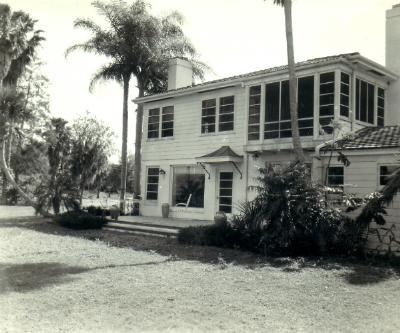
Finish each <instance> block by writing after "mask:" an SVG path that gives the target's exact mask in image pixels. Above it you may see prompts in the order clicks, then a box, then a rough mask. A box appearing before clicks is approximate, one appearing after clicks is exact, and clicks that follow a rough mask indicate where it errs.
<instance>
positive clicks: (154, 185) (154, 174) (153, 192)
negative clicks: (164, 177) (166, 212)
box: [146, 167, 160, 200]
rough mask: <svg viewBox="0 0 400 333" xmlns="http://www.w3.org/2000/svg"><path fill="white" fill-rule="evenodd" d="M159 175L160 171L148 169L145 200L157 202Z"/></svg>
mask: <svg viewBox="0 0 400 333" xmlns="http://www.w3.org/2000/svg"><path fill="white" fill-rule="evenodd" d="M159 175H160V169H159V168H158V167H157V168H148V169H147V187H146V199H147V200H157V199H158V178H159Z"/></svg>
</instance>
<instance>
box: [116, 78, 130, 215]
mask: <svg viewBox="0 0 400 333" xmlns="http://www.w3.org/2000/svg"><path fill="white" fill-rule="evenodd" d="M129 80H130V75H125V76H124V102H123V110H122V151H121V193H120V197H119V208H120V210H121V211H125V192H126V176H127V166H128V165H127V164H128V163H127V157H128V98H129Z"/></svg>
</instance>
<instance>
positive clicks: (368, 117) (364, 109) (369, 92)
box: [356, 79, 375, 124]
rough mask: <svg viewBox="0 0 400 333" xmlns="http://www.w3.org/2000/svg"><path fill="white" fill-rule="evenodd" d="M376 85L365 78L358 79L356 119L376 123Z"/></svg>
mask: <svg viewBox="0 0 400 333" xmlns="http://www.w3.org/2000/svg"><path fill="white" fill-rule="evenodd" d="M374 117H375V86H374V85H372V84H370V83H368V82H365V81H363V80H360V79H357V80H356V120H360V121H363V122H366V123H370V124H374V121H375V119H374Z"/></svg>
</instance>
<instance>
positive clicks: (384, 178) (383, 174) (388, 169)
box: [379, 164, 400, 185]
mask: <svg viewBox="0 0 400 333" xmlns="http://www.w3.org/2000/svg"><path fill="white" fill-rule="evenodd" d="M399 168H400V165H398V164H392V165H381V166H380V167H379V185H386V184H387V183H388V181H389V178H390V176H392V175H393V173H394V172H396V171H397V170H398V169H399Z"/></svg>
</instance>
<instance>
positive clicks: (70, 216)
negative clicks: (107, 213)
mask: <svg viewBox="0 0 400 333" xmlns="http://www.w3.org/2000/svg"><path fill="white" fill-rule="evenodd" d="M55 221H56V222H57V223H58V224H60V225H61V226H63V227H65V228H70V229H101V228H102V227H103V226H104V225H105V224H107V219H105V218H104V217H100V216H94V215H92V214H89V213H85V212H81V211H74V212H66V213H63V214H60V215H58V216H56V218H55Z"/></svg>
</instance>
